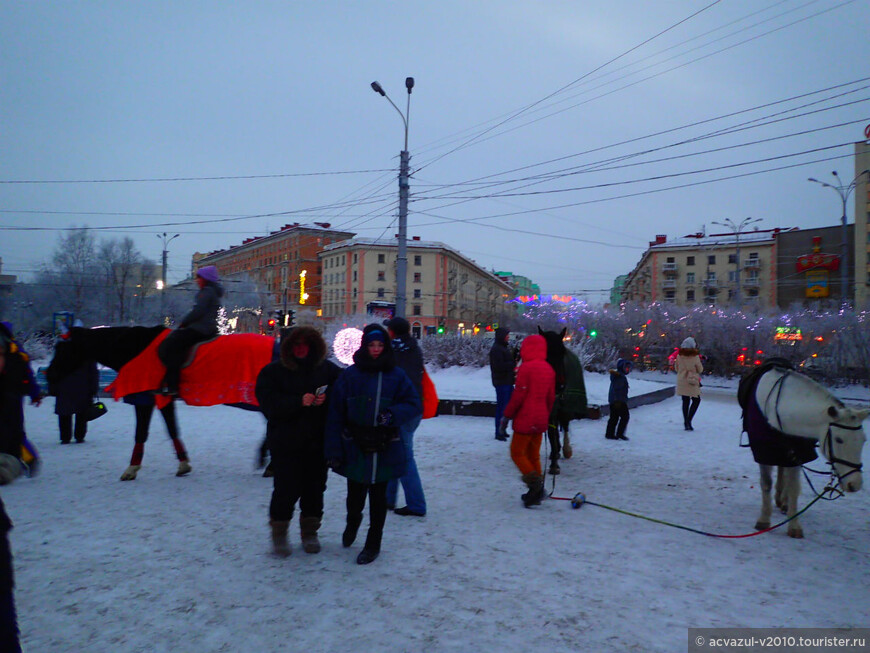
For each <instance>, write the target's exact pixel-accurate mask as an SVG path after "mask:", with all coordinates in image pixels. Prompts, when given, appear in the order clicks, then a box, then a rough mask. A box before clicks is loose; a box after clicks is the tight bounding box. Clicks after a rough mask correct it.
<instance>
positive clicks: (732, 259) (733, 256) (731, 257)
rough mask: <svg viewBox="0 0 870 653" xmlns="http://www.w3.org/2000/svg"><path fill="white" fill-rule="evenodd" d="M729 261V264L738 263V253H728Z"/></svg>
mask: <svg viewBox="0 0 870 653" xmlns="http://www.w3.org/2000/svg"><path fill="white" fill-rule="evenodd" d="M728 263H729V265H736V264H737V254H729V255H728Z"/></svg>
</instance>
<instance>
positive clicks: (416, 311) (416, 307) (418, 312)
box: [414, 304, 423, 315]
mask: <svg viewBox="0 0 870 653" xmlns="http://www.w3.org/2000/svg"><path fill="white" fill-rule="evenodd" d="M422 314H423V309H422V308H421V307H420V304H414V315H422Z"/></svg>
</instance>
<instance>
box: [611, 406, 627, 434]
mask: <svg viewBox="0 0 870 653" xmlns="http://www.w3.org/2000/svg"><path fill="white" fill-rule="evenodd" d="M628 418H629V415H628V404H627V403H625V402H624V401H614V402H613V403H611V404H610V419H608V420H607V434H606V435H607V437H608V438H614V437H617V438H618V437H620V436H621V435H625V429H626V428H628Z"/></svg>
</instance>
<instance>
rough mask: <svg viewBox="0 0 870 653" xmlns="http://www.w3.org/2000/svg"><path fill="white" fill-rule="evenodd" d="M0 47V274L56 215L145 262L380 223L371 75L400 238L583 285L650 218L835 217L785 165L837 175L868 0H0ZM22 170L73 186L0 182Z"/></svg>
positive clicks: (382, 161)
mask: <svg viewBox="0 0 870 653" xmlns="http://www.w3.org/2000/svg"><path fill="white" fill-rule="evenodd" d="M0 60H2V62H3V63H2V66H0V87H2V91H0V182H2V183H0V211H2V212H0V257H2V259H3V265H4V270H3V272H4V273H7V274H17V275H19V276H21V277H25V278H26V277H27V275H28V274H29V273H31V272H32V271H34V270H36V269H37V268H38V267H39V264H40V263H41V262H42V261H44V260H46V259H47V258H48V256H49V254H50V252H51V251H52V250H53V248H54V246H55V244H56V243H57V238H58V234H59V233H62V232H61V231H59V230H62V229H66V228H69V227H73V226H83V225H87V226H89V227H93V228H101V229H104V230H102V231H99V232H97V234H98V235H99V236H100V237H112V238H118V237H121V236H125V235H128V236H131V237H132V238H133V239H134V240H135V242H136V244H137V246H138V247H139V249H140V250H141V251H142V252H143V253H144V254H145V255H146V256H148V257H150V258H153V259H154V260H155V261H159V260H160V256H161V250H162V241H161V239H160V238H159V237H158V234H162V233H163V232H167V233H169V234H170V235H172V234H175V233H178V234H180V236H179V237H178V238H176V239H175V240H174V241H173V242H172V243H171V245H170V247H169V278H170V281H176V280H178V279H180V278H182V277H183V276H184V275H185V274H186V272H187V271H188V270H189V267H190V257H191V254H193V253H194V252H195V251H201V252H207V251H212V250H216V249H223V248H227V247H229V246H231V245H235V244H239V243H240V242H241V241H242V240H243V239H244V238H246V237H249V236H253V235H262V234H264V233H267V232H269V231H270V230H275V229H277V228H280V227H281V226H282V225H284V224H286V223H292V222H302V223H306V222H307V223H310V222H314V221H318V222H330V223H332V225H333V226H334V227H336V228H341V229H346V230H350V231H355V232H357V233H358V234H359V235H361V236H365V237H370V238H377V237H383V238H387V239H392V238H393V235H394V234H395V233H396V231H397V227H396V221H397V218H396V215H397V183H396V171H397V169H398V161H399V159H398V154H399V151H400V150H401V149H402V146H403V138H404V128H403V125H402V121H401V119H400V117H399V115H398V114H397V113H396V111H395V110H394V109H393V108H392V107H391V106H390V105H389V103H388V102H387V101H386V99H384V98H382V97H380V96H379V95H377V94H376V93H374V92H373V91H372V89H371V88H370V86H369V85H370V83H371V82H372V81H373V80H378V81H380V83H381V84H382V85H383V87H384V89H385V90H386V91H387V93H388V94H389V95H390V97H391V98H392V99H393V101H394V102H395V103H396V104H397V105H398V106H399V108H401V109H402V110H403V111H404V110H405V108H406V100H407V94H406V92H405V88H404V80H405V77H407V76H413V77H414V78H415V80H416V86H415V87H414V91H413V94H412V96H411V110H410V114H411V115H410V130H409V132H410V137H409V150H410V152H411V157H412V159H411V168H412V171H413V178H412V181H411V205H410V214H409V219H408V225H409V226H408V234H409V237H410V236H420V237H421V238H422V239H423V240H436V241H441V242H444V243H446V244H447V245H449V246H450V247H453V248H454V249H457V250H459V251H461V252H462V253H463V254H465V255H466V256H468V257H470V258H472V259H474V260H476V261H477V262H478V263H479V264H480V265H482V266H484V267H486V268H488V269H489V268H493V269H496V270H509V271H513V272H514V273H517V274H523V275H525V276H527V277H530V278H531V279H532V280H534V281H535V282H537V283H539V284H540V286H541V288H542V290H543V291H544V292H545V293H558V294H569V293H570V294H575V295H582V296H586V297H587V298H589V299H591V300H595V301H599V300H600V299H601V298H602V297H603V296H604V292H603V291H606V290H607V289H609V288H610V286H611V284H612V283H613V279H614V278H615V277H616V276H617V275H619V274H625V273H627V272H628V271H630V270H631V269H632V268H633V266H634V264H635V263H636V262H637V260H638V258H639V256H640V254H641V253H642V252H643V250H644V249H645V248H646V246H647V242H648V241H650V240H652V239H654V237H655V235H656V234H659V233H661V234H667V235H668V236H669V237H677V236H682V235H685V234H687V233H692V232H695V231H699V230H701V229H702V228H704V226H705V225H707V229H708V231H721V229H720V228H718V227H716V226H713V225H711V223H712V221H714V220H718V221H723V220H725V219H726V218H730V219H732V220H734V221H735V222H739V221H740V220H742V219H743V218H744V217H747V216H752V217H757V218H762V220H763V221H762V222H761V223H760V224H759V226H760V227H762V228H770V227H790V226H798V227H814V226H822V225H831V224H837V223H838V220H839V215H840V206H841V205H840V200H839V198H838V197H837V196H836V194H835V193H834V191H832V190H831V189H827V188H822V187H820V186H818V185H816V184H812V183H809V182H807V181H806V179H807V177H818V178H821V179H825V180H830V181H833V178H832V177H831V176H830V173H831V170H838V171H839V172H840V175H841V177H842V178H843V179H844V180H846V181H847V182H848V181H849V180H851V179H852V174H853V164H852V160H851V152H852V146H851V143H853V142H855V141H858V140H862V139H863V138H864V135H863V134H864V129H865V127H866V126H867V125H868V124H870V66H868V63H867V62H868V61H870V7H868V3H867V2H866V0H857V1H856V0H770V1H766V0H761V1H759V0H720V1H718V2H716V1H714V0H697V1H696V0H662V1H659V2H645V1H641V0H611V1H608V2H586V1H583V2H578V1H561V2H556V1H549V2H548V1H543V2H534V3H532V2H519V1H517V2H507V1H501V2H495V1H489V0H476V1H475V2H468V0H464V1H453V0H439V2H426V3H424V2H414V1H408V0H405V1H403V2H379V1H376V0H370V1H366V2H357V1H350V0H349V1H347V2H337V1H331V0H324V1H321V2H244V3H242V2H205V1H202V2H193V1H187V0H172V1H171V2H135V3H134V2H117V1H114V0H112V1H107V2H89V1H86V0H85V1H78V2H41V3H35V2H13V1H9V0H2V1H0ZM826 89H827V90H826ZM687 141H689V142H687ZM338 173H341V174H338ZM206 177H212V178H214V177H220V178H221V179H202V178H206ZM232 177H245V178H236V179H233V178H232ZM191 178H196V179H191ZM119 180H136V181H119ZM48 181H53V182H59V181H62V182H76V183H10V182H48ZM850 207H851V202H850ZM850 211H851V208H850ZM33 227H39V228H44V229H45V230H39V231H33V230H24V229H23V228H33Z"/></svg>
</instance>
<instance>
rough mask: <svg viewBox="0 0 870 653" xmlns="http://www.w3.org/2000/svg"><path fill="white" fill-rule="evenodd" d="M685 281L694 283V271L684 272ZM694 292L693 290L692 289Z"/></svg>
mask: <svg viewBox="0 0 870 653" xmlns="http://www.w3.org/2000/svg"><path fill="white" fill-rule="evenodd" d="M686 283H695V273H694V272H687V273H686ZM692 292H694V291H692Z"/></svg>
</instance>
